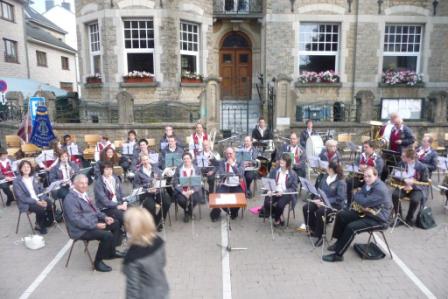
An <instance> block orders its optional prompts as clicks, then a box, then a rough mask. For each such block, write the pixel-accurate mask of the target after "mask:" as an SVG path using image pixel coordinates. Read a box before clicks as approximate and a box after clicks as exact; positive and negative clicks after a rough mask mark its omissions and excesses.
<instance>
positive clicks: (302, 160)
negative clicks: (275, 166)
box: [275, 143, 307, 171]
mask: <svg viewBox="0 0 448 299" xmlns="http://www.w3.org/2000/svg"><path fill="white" fill-rule="evenodd" d="M300 151H301V153H299V163H298V164H296V163H295V161H294V159H292V161H291V163H292V164H291V166H292V168H293V169H303V170H304V171H306V168H307V167H306V152H305V150H304V149H303V148H302V147H301V146H300V145H299V152H300ZM290 152H291V145H290V144H286V143H285V144H283V145H282V147H281V149H280V151H277V157H276V159H275V160H277V161H279V160H280V158H281V156H282V154H283V153H290Z"/></svg>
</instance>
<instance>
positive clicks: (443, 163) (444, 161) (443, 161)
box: [437, 157, 448, 170]
mask: <svg viewBox="0 0 448 299" xmlns="http://www.w3.org/2000/svg"><path fill="white" fill-rule="evenodd" d="M437 167H439V168H440V169H442V170H448V158H445V157H438V158H437Z"/></svg>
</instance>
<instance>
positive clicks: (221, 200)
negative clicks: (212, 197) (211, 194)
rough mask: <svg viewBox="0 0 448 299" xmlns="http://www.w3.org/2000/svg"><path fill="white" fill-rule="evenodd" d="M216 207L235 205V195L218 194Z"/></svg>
mask: <svg viewBox="0 0 448 299" xmlns="http://www.w3.org/2000/svg"><path fill="white" fill-rule="evenodd" d="M216 204H217V205H226V204H230V205H231V204H236V195H235V194H220V195H219V196H218V197H216Z"/></svg>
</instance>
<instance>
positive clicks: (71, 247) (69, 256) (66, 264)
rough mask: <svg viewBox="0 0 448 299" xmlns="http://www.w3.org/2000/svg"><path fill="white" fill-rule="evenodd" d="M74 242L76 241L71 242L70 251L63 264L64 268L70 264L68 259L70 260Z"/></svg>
mask: <svg viewBox="0 0 448 299" xmlns="http://www.w3.org/2000/svg"><path fill="white" fill-rule="evenodd" d="M76 241H77V240H73V242H72V246H70V251H69V253H68V258H67V262H66V263H65V268H67V267H68V263H69V262H70V258H71V256H72V251H73V247H74V246H75V243H76Z"/></svg>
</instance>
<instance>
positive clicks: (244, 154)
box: [236, 150, 252, 162]
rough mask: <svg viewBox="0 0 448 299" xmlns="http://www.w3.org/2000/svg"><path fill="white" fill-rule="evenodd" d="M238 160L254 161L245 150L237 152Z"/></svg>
mask: <svg viewBox="0 0 448 299" xmlns="http://www.w3.org/2000/svg"><path fill="white" fill-rule="evenodd" d="M236 160H237V161H238V162H247V161H252V154H251V153H250V152H246V151H244V150H240V151H237V152H236Z"/></svg>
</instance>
